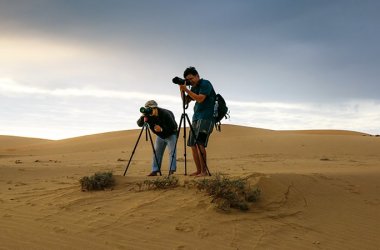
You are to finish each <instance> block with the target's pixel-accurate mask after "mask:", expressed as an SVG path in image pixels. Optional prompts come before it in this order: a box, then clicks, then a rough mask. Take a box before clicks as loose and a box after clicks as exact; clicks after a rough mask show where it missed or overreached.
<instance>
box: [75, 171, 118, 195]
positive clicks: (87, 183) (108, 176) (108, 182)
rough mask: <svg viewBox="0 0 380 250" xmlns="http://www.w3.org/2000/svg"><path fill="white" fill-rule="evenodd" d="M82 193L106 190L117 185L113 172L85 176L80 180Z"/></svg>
mask: <svg viewBox="0 0 380 250" xmlns="http://www.w3.org/2000/svg"><path fill="white" fill-rule="evenodd" d="M79 182H80V184H81V187H82V191H92V190H105V189H107V188H111V187H113V186H114V185H115V178H114V177H113V175H112V172H98V173H95V174H94V175H92V176H84V177H82V178H81V179H80V180H79Z"/></svg>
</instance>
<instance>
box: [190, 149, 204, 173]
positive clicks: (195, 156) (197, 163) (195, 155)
mask: <svg viewBox="0 0 380 250" xmlns="http://www.w3.org/2000/svg"><path fill="white" fill-rule="evenodd" d="M191 150H192V153H193V159H194V162H195V166H196V167H197V172H194V173H192V174H190V176H195V175H198V174H200V173H202V166H201V162H200V161H199V153H198V149H197V147H196V146H192V147H191Z"/></svg>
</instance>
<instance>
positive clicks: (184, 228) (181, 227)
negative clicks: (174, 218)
mask: <svg viewBox="0 0 380 250" xmlns="http://www.w3.org/2000/svg"><path fill="white" fill-rule="evenodd" d="M175 230H177V231H180V232H186V233H189V232H193V231H194V228H193V227H192V226H191V225H190V224H189V223H178V225H177V226H176V227H175Z"/></svg>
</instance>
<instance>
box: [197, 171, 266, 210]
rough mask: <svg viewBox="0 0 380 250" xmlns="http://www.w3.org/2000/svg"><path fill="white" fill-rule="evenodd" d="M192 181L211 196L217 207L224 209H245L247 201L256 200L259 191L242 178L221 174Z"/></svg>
mask: <svg viewBox="0 0 380 250" xmlns="http://www.w3.org/2000/svg"><path fill="white" fill-rule="evenodd" d="M194 182H195V186H196V187H197V188H198V189H199V190H202V191H206V192H207V193H208V194H209V195H210V196H211V197H212V198H213V199H212V201H211V202H213V203H215V204H216V207H217V208H219V209H222V210H224V211H229V210H230V209H231V208H237V209H240V210H242V211H246V210H248V209H249V202H255V201H257V200H258V199H259V197H260V193H261V191H260V189H258V188H253V189H252V188H250V187H249V185H248V184H247V181H246V180H244V179H241V178H236V179H228V178H227V177H225V176H223V175H222V174H216V175H214V176H213V177H212V178H210V179H206V178H205V179H202V180H198V181H194Z"/></svg>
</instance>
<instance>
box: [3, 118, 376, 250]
mask: <svg viewBox="0 0 380 250" xmlns="http://www.w3.org/2000/svg"><path fill="white" fill-rule="evenodd" d="M139 131H140V130H139V129H136V130H128V131H117V132H109V133H103V134H96V135H89V136H82V137H76V138H70V139H65V140H57V141H54V140H43V139H35V138H23V137H14V136H0V217H1V221H2V226H1V227H0V242H1V243H0V249H62V248H65V249H90V248H91V249H342V250H343V249H380V240H379V238H378V235H379V233H380V229H379V221H380V213H379V211H380V185H379V179H380V138H379V137H375V136H370V135H368V134H365V133H360V132H354V131H345V130H304V131H273V130H267V129H259V128H251V127H242V126H236V125H223V127H222V132H221V133H219V132H216V131H215V132H213V134H212V135H211V138H210V143H209V148H208V163H209V169H210V171H211V173H212V174H215V173H217V172H219V173H223V174H225V175H226V176H228V177H231V178H233V177H241V178H246V179H247V180H248V181H249V183H251V185H255V186H258V187H259V188H260V189H261V191H262V195H261V199H260V200H259V201H258V202H257V203H253V204H252V205H251V207H250V210H249V211H247V212H241V211H238V210H236V211H235V210H233V211H231V212H229V213H225V212H222V211H219V210H217V209H216V208H215V206H214V205H213V204H211V203H210V201H211V199H210V197H208V196H207V195H205V194H204V193H200V192H198V191H197V190H195V189H194V188H190V187H189V186H187V185H186V183H189V182H190V181H191V180H194V177H190V176H188V175H186V176H185V175H184V174H185V169H184V147H183V137H182V136H183V133H181V134H180V138H179V142H178V154H177V159H178V170H177V172H176V173H175V176H176V177H177V178H179V181H180V186H179V187H177V188H175V189H170V190H163V191H141V192H139V191H138V188H137V183H140V182H143V181H144V180H146V179H148V178H154V177H146V175H147V174H148V173H149V172H150V170H151V169H150V168H151V156H152V150H151V145H150V143H149V142H146V141H145V136H143V137H142V138H141V141H140V143H139V145H138V147H137V150H136V152H135V154H134V157H133V160H132V163H131V166H130V168H129V169H128V172H127V174H126V176H123V172H124V170H125V167H126V164H127V161H128V159H129V157H130V156H131V153H132V149H133V146H134V145H135V143H136V140H137V137H138V133H139ZM186 151H187V155H186V158H187V170H186V171H187V173H190V172H192V171H194V168H195V166H194V163H193V161H192V157H191V150H190V149H189V148H187V149H186ZM99 171H112V172H113V174H114V175H115V178H116V186H115V187H114V189H113V190H107V191H97V192H81V189H80V184H79V179H80V178H81V177H83V176H88V175H92V174H94V173H95V172H99ZM162 172H163V174H164V175H167V172H168V155H165V158H164V162H163V165H162Z"/></svg>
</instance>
